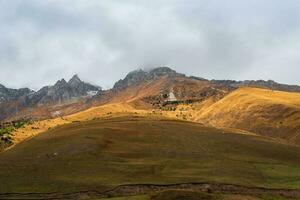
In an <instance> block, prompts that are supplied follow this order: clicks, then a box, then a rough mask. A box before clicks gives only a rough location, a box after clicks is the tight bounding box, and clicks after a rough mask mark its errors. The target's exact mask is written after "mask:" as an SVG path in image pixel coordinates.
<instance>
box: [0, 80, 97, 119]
mask: <svg viewBox="0 0 300 200" xmlns="http://www.w3.org/2000/svg"><path fill="white" fill-rule="evenodd" d="M21 91H23V90H21ZM101 91H102V89H101V87H98V86H94V85H91V84H89V83H86V82H83V81H81V80H80V79H79V77H78V76H77V75H74V76H73V77H72V78H71V79H70V80H69V81H68V82H66V81H65V80H64V79H62V80H59V81H57V82H56V84H55V85H53V86H45V87H43V88H42V89H40V90H38V91H37V92H33V91H30V92H27V93H25V94H24V95H19V96H17V97H16V98H14V99H11V100H10V101H5V102H2V103H0V112H1V115H0V120H4V119H6V120H13V119H20V118H33V119H39V118H50V117H53V116H56V115H65V114H70V113H73V112H76V111H80V110H83V109H86V108H88V107H90V104H89V102H88V99H91V98H92V97H93V96H95V95H96V94H98V93H101Z"/></svg>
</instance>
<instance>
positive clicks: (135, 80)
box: [113, 67, 185, 91]
mask: <svg viewBox="0 0 300 200" xmlns="http://www.w3.org/2000/svg"><path fill="white" fill-rule="evenodd" d="M162 76H168V77H169V78H175V77H178V76H183V77H184V76H185V75H183V74H179V73H177V72H176V71H175V70H172V69H171V68H169V67H159V68H155V69H152V70H150V71H144V70H141V69H139V70H135V71H132V72H130V73H129V74H128V75H127V76H126V77H125V78H124V79H121V80H119V81H118V82H116V84H115V85H114V87H113V90H115V91H120V90H123V89H125V88H127V87H130V86H133V85H137V84H140V83H141V82H144V81H151V80H156V79H158V78H160V77H162Z"/></svg>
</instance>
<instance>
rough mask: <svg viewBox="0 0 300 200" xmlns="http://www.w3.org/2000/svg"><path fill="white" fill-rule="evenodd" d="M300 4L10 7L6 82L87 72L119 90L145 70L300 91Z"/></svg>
mask: <svg viewBox="0 0 300 200" xmlns="http://www.w3.org/2000/svg"><path fill="white" fill-rule="evenodd" d="M299 9H300V2H299V1H297V0H286V1H282V0H265V1H261V0H245V1H240V0H224V1H219V0H200V1H199V0H188V1H186V0H165V1H158V0H153V1H147V0H124V1H117V0H104V1H98V0H89V1H85V0H43V1H40V0H26V1H23V0H2V1H1V2H0V23H1V26H0V44H1V45H0V80H1V81H0V82H1V83H2V84H5V85H7V86H10V87H23V86H27V87H31V88H34V89H38V88H39V87H41V86H42V85H48V84H53V83H54V82H55V81H56V80H57V79H59V78H63V77H64V78H70V77H71V76H72V75H73V74H75V73H77V74H79V75H80V76H81V77H82V79H84V80H87V81H90V82H92V83H95V84H98V85H101V86H103V87H106V88H108V87H111V86H112V84H113V83H114V82H115V81H117V80H118V79H120V78H122V77H123V76H124V75H125V74H126V73H127V72H128V71H130V70H134V69H136V68H149V67H156V66H170V67H172V68H174V69H176V70H177V71H179V72H182V73H186V74H189V75H190V74H193V75H196V76H202V77H205V78H215V79H238V80H243V79H274V80H276V81H279V82H283V83H291V84H300V81H299V76H298V75H297V74H299V72H300V71H299V64H300V59H299V58H300V51H299V49H300V39H299V37H298V35H299V33H300V29H299V27H300V26H299V23H300V20H299V19H300V13H299Z"/></svg>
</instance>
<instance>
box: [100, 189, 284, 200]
mask: <svg viewBox="0 0 300 200" xmlns="http://www.w3.org/2000/svg"><path fill="white" fill-rule="evenodd" d="M99 200H100V199H99ZM103 200H290V199H288V198H284V197H280V196H273V195H269V194H267V195H263V196H261V197H253V196H252V197H251V196H246V195H222V194H207V193H202V192H196V191H189V190H167V191H163V192H159V193H155V194H149V195H140V196H128V197H115V198H103Z"/></svg>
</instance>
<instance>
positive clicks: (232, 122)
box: [14, 86, 300, 144]
mask: <svg viewBox="0 0 300 200" xmlns="http://www.w3.org/2000/svg"><path fill="white" fill-rule="evenodd" d="M146 88H147V86H145V87H143V88H140V90H139V91H140V92H138V93H131V95H130V98H129V97H127V98H125V96H126V95H125V94H124V95H125V96H124V97H122V95H121V96H118V98H117V99H115V100H116V102H118V103H111V104H106V105H103V106H99V107H93V108H90V109H87V110H85V111H82V112H79V113H76V114H72V115H68V116H65V117H59V118H55V119H48V120H42V121H36V122H34V123H33V124H31V125H27V126H25V127H24V128H21V129H19V130H17V131H16V132H15V133H14V144H17V143H19V142H21V141H23V140H25V139H27V138H31V137H33V136H35V135H37V134H39V133H42V132H45V131H47V130H48V129H50V128H54V127H56V126H59V125H63V124H68V123H72V122H74V121H89V120H93V119H95V118H102V117H112V116H118V115H128V114H135V115H141V116H143V115H148V116H149V115H153V116H156V117H158V116H161V117H167V118H172V119H180V120H187V121H193V122H198V123H202V124H204V125H206V126H214V127H219V128H223V129H225V130H229V131H232V132H236V133H239V134H247V135H254V133H258V134H262V135H267V136H272V137H274V138H281V139H283V140H288V141H289V142H290V143H293V144H299V143H300V94H299V93H288V92H279V91H271V90H265V89H257V88H241V89H238V90H236V91H234V92H232V93H230V94H229V95H227V96H226V97H224V98H223V99H221V100H219V101H215V100H214V99H213V98H209V99H207V100H206V101H203V102H200V103H193V104H189V105H178V106H177V109H176V111H161V110H139V109H137V108H136V107H135V106H133V104H132V102H133V101H134V100H137V98H138V97H141V96H142V97H144V96H145V95H146V94H145V92H144V91H145V90H146ZM154 88H155V89H154V90H155V91H156V92H157V91H158V89H157V87H154ZM127 92H128V91H127ZM152 92H154V91H152ZM140 93H141V94H140ZM123 100H124V102H123V103H120V102H122V101H123Z"/></svg>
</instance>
